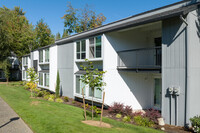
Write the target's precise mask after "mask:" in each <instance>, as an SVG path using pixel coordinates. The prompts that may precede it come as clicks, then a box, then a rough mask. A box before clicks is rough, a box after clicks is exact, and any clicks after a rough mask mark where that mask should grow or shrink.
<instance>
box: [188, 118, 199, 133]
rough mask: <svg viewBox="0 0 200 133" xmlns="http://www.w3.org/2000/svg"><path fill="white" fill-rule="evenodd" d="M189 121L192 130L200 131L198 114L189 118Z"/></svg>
mask: <svg viewBox="0 0 200 133" xmlns="http://www.w3.org/2000/svg"><path fill="white" fill-rule="evenodd" d="M190 122H191V124H192V128H193V131H194V132H196V133H200V116H198V115H197V116H194V117H193V118H190Z"/></svg>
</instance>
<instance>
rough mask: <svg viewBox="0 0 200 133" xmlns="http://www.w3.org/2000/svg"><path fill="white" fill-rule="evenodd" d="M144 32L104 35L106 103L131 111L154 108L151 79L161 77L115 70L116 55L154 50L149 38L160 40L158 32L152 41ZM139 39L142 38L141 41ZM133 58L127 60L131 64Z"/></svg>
mask: <svg viewBox="0 0 200 133" xmlns="http://www.w3.org/2000/svg"><path fill="white" fill-rule="evenodd" d="M149 34H150V33H149V32H145V31H141V32H138V31H129V32H127V31H125V33H123V34H122V33H121V34H120V33H118V32H114V33H108V34H105V35H104V39H103V40H104V41H103V43H104V60H103V68H104V71H107V72H106V74H105V77H104V81H105V82H106V84H107V85H106V87H105V92H106V98H105V103H106V104H108V105H111V104H112V103H113V102H121V103H124V104H125V105H130V106H131V107H132V108H133V109H146V108H151V107H153V96H154V78H155V77H161V76H160V74H153V73H135V72H120V71H118V70H117V57H118V54H117V52H116V51H120V50H127V49H136V48H145V47H153V40H152V37H153V36H155V37H160V36H161V34H160V33H159V31H158V32H157V33H156V34H155V33H154V35H153V34H152V37H150V36H149ZM141 36H142V37H143V38H141ZM131 58H133V56H130V57H129V59H130V60H131Z"/></svg>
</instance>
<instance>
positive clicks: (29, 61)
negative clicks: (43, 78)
mask: <svg viewBox="0 0 200 133" xmlns="http://www.w3.org/2000/svg"><path fill="white" fill-rule="evenodd" d="M22 58H24V57H22ZM30 67H31V58H30V56H28V65H27V66H24V65H23V59H22V80H24V81H28V79H27V78H23V70H27V69H28V68H30Z"/></svg>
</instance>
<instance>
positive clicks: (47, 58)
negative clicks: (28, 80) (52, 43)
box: [45, 49, 49, 62]
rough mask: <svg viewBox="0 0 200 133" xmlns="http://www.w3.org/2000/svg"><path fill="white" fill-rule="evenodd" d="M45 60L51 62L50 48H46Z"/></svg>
mask: <svg viewBox="0 0 200 133" xmlns="http://www.w3.org/2000/svg"><path fill="white" fill-rule="evenodd" d="M45 62H49V49H45Z"/></svg>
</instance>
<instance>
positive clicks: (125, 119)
mask: <svg viewBox="0 0 200 133" xmlns="http://www.w3.org/2000/svg"><path fill="white" fill-rule="evenodd" d="M122 121H123V122H130V121H131V117H130V116H124V118H123V119H122Z"/></svg>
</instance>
